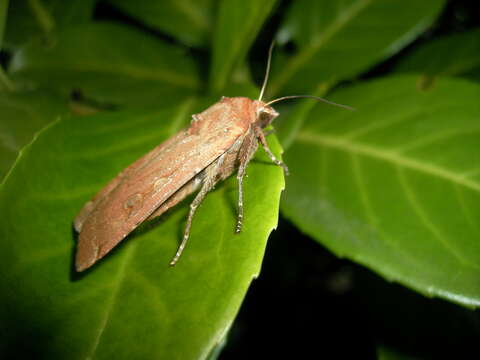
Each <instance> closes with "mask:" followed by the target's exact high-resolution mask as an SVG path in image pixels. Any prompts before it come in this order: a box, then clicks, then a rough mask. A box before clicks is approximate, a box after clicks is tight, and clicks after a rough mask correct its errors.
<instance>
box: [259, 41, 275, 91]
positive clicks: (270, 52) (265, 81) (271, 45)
mask: <svg viewBox="0 0 480 360" xmlns="http://www.w3.org/2000/svg"><path fill="white" fill-rule="evenodd" d="M274 45H275V40H272V43H271V44H270V48H269V49H268V59H267V69H266V70H265V77H264V78H263V84H262V89H261V90H260V96H259V97H258V101H262V98H263V94H264V93H265V89H266V87H267V82H268V75H269V74H270V62H271V61H272V51H273V46H274Z"/></svg>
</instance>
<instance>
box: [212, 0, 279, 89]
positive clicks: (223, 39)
mask: <svg viewBox="0 0 480 360" xmlns="http://www.w3.org/2000/svg"><path fill="white" fill-rule="evenodd" d="M275 3H276V0H266V1H255V0H244V1H241V2H239V1H236V0H223V1H222V2H221V3H220V8H219V9H218V15H217V24H216V26H215V32H214V39H213V55H212V62H211V67H210V87H211V90H212V91H213V92H214V93H220V92H221V91H222V90H223V89H224V87H225V86H226V84H227V81H228V80H229V76H230V75H231V73H232V72H233V71H234V70H235V68H236V67H238V66H239V65H241V64H242V63H243V62H244V60H245V57H246V55H247V52H248V49H249V48H250V46H251V45H252V43H253V41H254V40H255V37H256V35H257V33H258V32H259V31H260V28H261V26H262V24H263V23H264V22H265V20H266V19H267V17H268V15H269V14H270V13H271V11H272V9H273V7H274V5H275ZM265 56H266V54H265Z"/></svg>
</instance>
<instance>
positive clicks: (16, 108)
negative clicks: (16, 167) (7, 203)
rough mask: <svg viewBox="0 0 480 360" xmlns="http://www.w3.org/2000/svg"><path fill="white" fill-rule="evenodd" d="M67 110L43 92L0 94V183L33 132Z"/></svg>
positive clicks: (55, 99) (62, 104) (30, 138)
mask: <svg viewBox="0 0 480 360" xmlns="http://www.w3.org/2000/svg"><path fill="white" fill-rule="evenodd" d="M67 111H68V109H67V106H66V104H65V103H64V102H62V101H61V100H59V99H57V98H55V97H53V96H51V95H49V94H46V93H35V92H33V93H7V92H3V93H0V114H1V115H0V118H1V121H0V182H1V180H2V179H3V177H4V176H5V174H6V173H7V171H8V169H10V166H11V165H12V164H13V162H14V161H15V158H16V157H17V154H18V151H19V150H20V149H21V148H22V147H23V146H25V145H26V144H27V143H28V142H30V141H31V140H32V139H33V135H34V134H35V133H36V132H37V131H39V130H40V129H42V128H43V127H44V126H46V125H47V124H49V123H50V122H52V121H54V120H55V119H56V118H58V117H59V116H61V115H64V114H66V113H67Z"/></svg>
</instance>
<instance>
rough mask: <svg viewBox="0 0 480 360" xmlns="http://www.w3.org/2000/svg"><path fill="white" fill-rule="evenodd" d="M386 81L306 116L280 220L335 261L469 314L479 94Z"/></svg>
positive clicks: (463, 85) (477, 299)
mask: <svg viewBox="0 0 480 360" xmlns="http://www.w3.org/2000/svg"><path fill="white" fill-rule="evenodd" d="M418 80H419V78H418V77H413V76H406V77H398V78H386V79H382V80H378V81H372V82H370V83H367V84H363V85H358V86H354V87H350V88H347V89H344V90H342V91H339V92H338V93H337V94H336V96H334V98H333V99H334V100H335V101H339V102H342V103H347V104H350V105H352V106H354V107H356V108H357V111H356V112H354V113H351V112H347V111H342V110H340V109H337V108H333V107H330V108H327V107H324V106H317V107H315V108H314V110H313V111H312V112H311V113H310V114H309V117H308V118H309V121H308V123H307V124H306V126H305V128H304V129H302V130H301V131H300V132H299V134H298V136H297V138H296V141H295V143H294V144H293V146H292V147H291V148H290V149H289V151H288V152H287V154H286V155H287V156H286V163H287V164H288V165H289V166H290V171H291V176H290V177H289V178H288V181H287V191H286V194H285V202H284V203H283V208H282V209H283V211H284V213H285V214H286V215H287V217H289V218H290V219H291V220H292V221H293V222H294V223H295V224H296V225H298V226H299V227H300V228H301V229H302V230H303V231H304V232H306V233H307V234H309V235H311V236H312V237H314V238H315V239H316V240H318V241H319V242H321V243H322V244H324V245H325V246H327V247H328V248H329V249H330V250H332V251H333V252H334V253H335V254H337V255H338V256H341V257H348V258H350V259H353V260H355V261H357V262H359V263H361V264H364V265H366V266H368V267H369V268H371V269H373V270H375V271H377V272H379V273H380V274H382V275H383V276H384V277H386V278H387V279H390V280H394V281H398V282H400V283H402V284H404V285H406V286H409V287H411V288H413V289H415V290H417V291H419V292H421V293H423V294H426V295H429V296H437V297H442V298H445V299H448V300H451V301H454V302H457V303H460V304H464V305H470V306H478V305H479V304H480V283H479V282H478V279H479V277H480V242H479V241H478V238H479V235H480V227H479V225H478V219H480V206H479V204H480V163H479V159H480V140H479V139H480V138H479V136H478V131H479V130H480V107H479V106H478V99H479V98H480V86H478V85H476V84H475V83H471V82H468V81H464V80H453V79H438V80H437V81H435V82H433V83H431V84H429V87H427V88H425V87H423V83H422V82H421V81H418Z"/></svg>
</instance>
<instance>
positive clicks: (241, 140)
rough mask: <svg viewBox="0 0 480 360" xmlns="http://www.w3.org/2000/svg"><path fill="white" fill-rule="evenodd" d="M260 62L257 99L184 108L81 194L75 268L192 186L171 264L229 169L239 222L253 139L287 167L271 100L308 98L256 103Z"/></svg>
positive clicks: (225, 100) (105, 250) (93, 259)
mask: <svg viewBox="0 0 480 360" xmlns="http://www.w3.org/2000/svg"><path fill="white" fill-rule="evenodd" d="M272 48H273V46H271V47H270V50H269V54H268V61H267V69H266V74H265V79H264V81H263V85H262V88H261V90H260V96H259V98H258V100H251V99H249V98H246V97H232V98H229V97H222V98H221V100H220V101H218V102H217V103H215V104H213V105H212V106H210V107H209V108H208V109H206V110H205V111H203V112H201V113H199V114H195V115H192V121H191V124H190V126H189V127H188V128H187V129H185V130H182V131H180V132H179V133H178V134H176V135H174V136H173V137H171V138H170V139H168V140H166V141H165V142H163V143H162V144H160V145H158V146H157V147H155V148H154V149H153V150H151V151H150V152H148V153H147V154H146V155H144V156H143V157H141V158H140V159H138V160H137V161H135V162H134V163H133V164H131V165H130V166H128V167H127V168H126V169H124V170H123V171H121V172H120V173H119V174H118V175H117V176H116V177H115V178H114V179H113V180H111V181H110V183H108V184H107V185H106V186H105V187H104V188H103V189H102V190H100V191H99V192H98V193H97V194H96V195H95V196H94V197H93V199H92V200H90V201H88V202H87V203H86V204H85V205H84V206H83V208H82V209H81V211H80V213H79V214H78V215H77V217H76V218H75V221H74V227H75V230H76V231H77V232H79V237H78V242H77V250H76V258H75V267H76V270H77V271H79V272H80V271H83V270H85V269H87V268H89V267H90V266H92V265H93V264H95V263H96V262H97V261H98V260H100V259H101V258H102V257H104V256H105V255H106V254H107V253H108V252H109V251H110V250H112V249H113V248H114V247H115V246H116V245H117V244H118V243H119V242H120V241H122V240H123V239H124V238H125V237H126V236H127V235H128V234H129V233H131V232H132V231H133V230H134V229H135V228H136V227H137V226H139V225H140V224H141V223H142V222H144V221H147V220H151V219H154V218H156V217H158V216H161V215H162V214H163V213H164V212H166V211H167V210H168V209H170V208H171V207H173V206H175V205H176V204H178V203H179V202H180V201H182V200H183V199H184V198H185V197H187V196H188V195H190V194H191V193H193V192H195V191H198V193H197V194H196V196H195V198H194V199H193V201H192V203H191V204H190V211H189V214H188V218H187V222H186V225H185V231H184V234H183V238H182V241H181V243H180V245H179V247H178V250H177V252H176V254H175V255H174V257H173V259H172V260H171V262H170V265H175V264H176V263H177V261H178V259H179V258H180V256H181V254H182V252H183V250H184V248H185V245H186V243H187V240H188V238H189V235H190V228H191V226H192V219H193V216H194V214H195V212H196V210H197V208H198V206H199V205H200V203H201V202H202V200H203V199H204V198H205V196H206V195H207V193H208V192H209V191H210V190H212V188H213V187H214V186H215V184H217V183H218V182H220V181H222V180H224V179H226V178H228V177H229V176H230V175H232V174H233V173H234V172H235V171H237V180H238V217H237V225H236V230H235V232H237V233H238V232H240V231H241V229H242V223H243V217H244V214H243V179H244V177H245V171H246V169H247V165H248V163H249V162H250V160H251V159H252V157H253V155H254V154H255V152H256V150H257V148H258V145H259V144H261V145H262V147H263V149H264V150H265V152H266V153H267V154H268V156H269V157H270V159H271V160H272V162H273V163H274V164H275V165H278V166H281V167H282V168H283V169H284V171H285V173H287V174H288V168H287V166H286V165H285V164H284V163H283V162H282V161H280V160H279V159H277V158H276V157H275V155H274V154H273V153H272V151H271V150H270V148H269V146H268V143H267V140H266V138H265V137H266V136H265V133H264V129H265V128H266V127H267V126H269V125H270V124H271V123H272V121H273V120H274V119H275V118H276V117H277V116H278V115H279V114H278V112H277V111H275V109H273V108H272V107H271V105H272V104H273V103H276V102H278V101H282V100H286V99H292V98H299V97H308V98H314V99H316V100H320V101H324V102H327V103H330V104H334V105H338V106H342V107H346V108H349V107H347V106H344V105H340V104H336V103H333V102H331V101H328V100H325V99H322V98H318V97H315V96H309V95H292V96H284V97H281V98H278V99H275V100H272V101H269V102H263V101H262V97H263V94H264V92H265V88H266V84H267V81H268V74H269V71H270V61H271V55H272Z"/></svg>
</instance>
